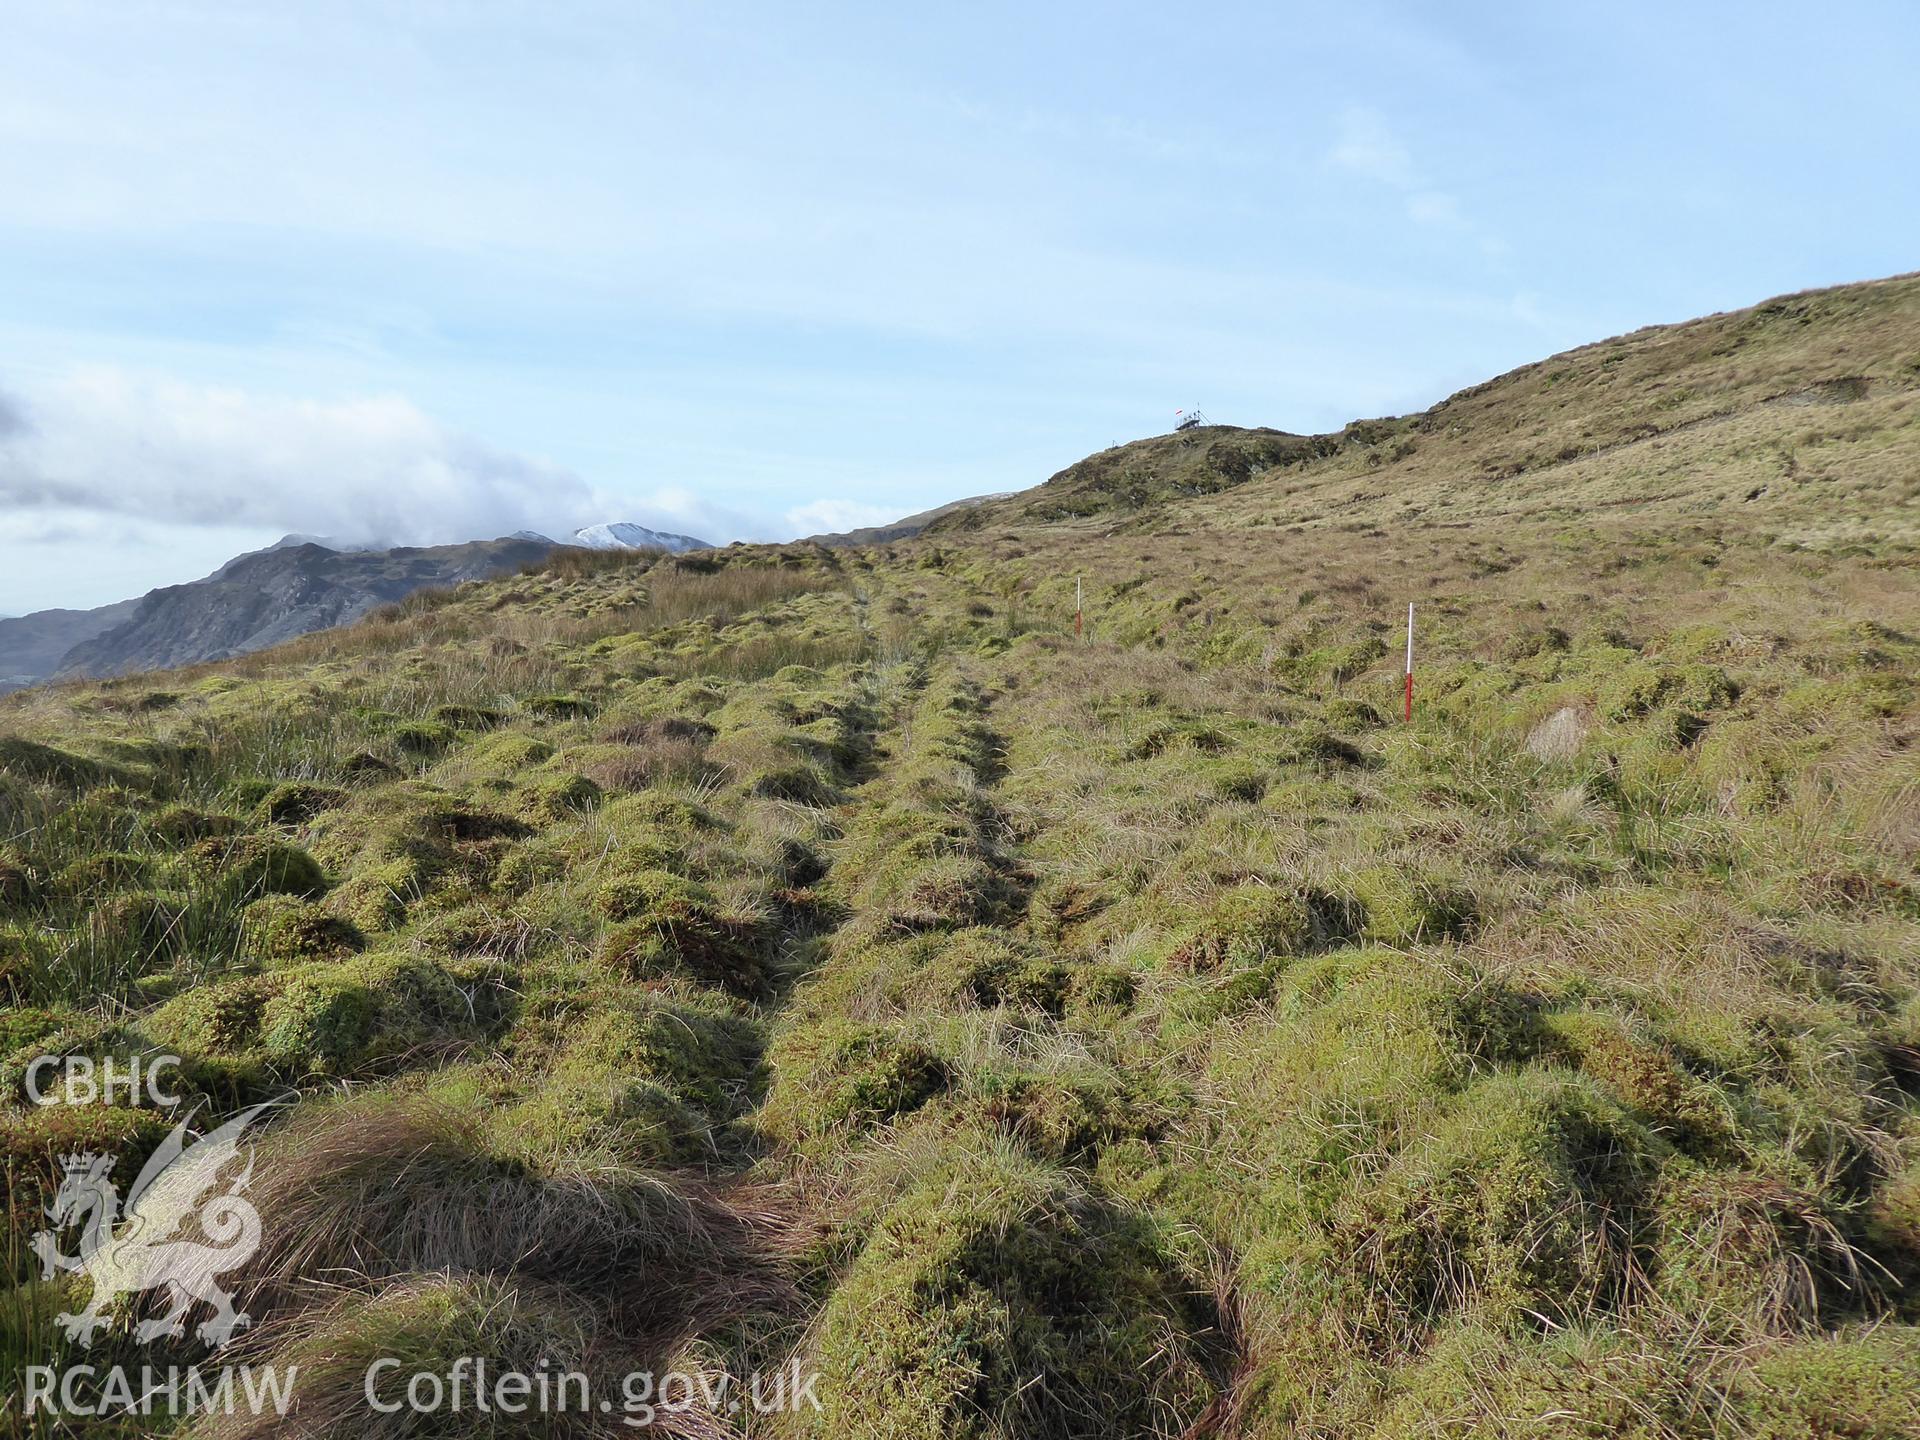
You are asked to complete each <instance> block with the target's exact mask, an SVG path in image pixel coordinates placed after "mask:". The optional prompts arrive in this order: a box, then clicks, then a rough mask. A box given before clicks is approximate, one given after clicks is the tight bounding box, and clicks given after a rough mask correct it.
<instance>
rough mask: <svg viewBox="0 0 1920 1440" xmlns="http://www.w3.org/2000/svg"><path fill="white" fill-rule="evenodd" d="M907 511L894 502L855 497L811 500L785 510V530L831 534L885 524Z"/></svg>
mask: <svg viewBox="0 0 1920 1440" xmlns="http://www.w3.org/2000/svg"><path fill="white" fill-rule="evenodd" d="M906 513H907V511H906V510H903V509H901V508H900V507H899V506H897V505H864V504H862V503H861V502H859V501H857V500H813V501H809V502H808V503H807V504H805V505H796V506H794V507H793V508H792V509H791V510H789V511H787V513H786V515H785V516H784V517H783V519H784V520H785V521H786V532H787V534H789V535H792V536H801V535H833V534H838V533H839V532H840V531H842V530H859V529H862V528H863V527H865V526H868V525H887V524H891V523H892V522H893V521H895V520H898V519H899V518H900V517H901V516H902V515H905V514H906Z"/></svg>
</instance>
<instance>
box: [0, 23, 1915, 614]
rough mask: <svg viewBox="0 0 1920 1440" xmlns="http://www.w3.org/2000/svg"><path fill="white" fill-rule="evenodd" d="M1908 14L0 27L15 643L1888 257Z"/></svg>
mask: <svg viewBox="0 0 1920 1440" xmlns="http://www.w3.org/2000/svg"><path fill="white" fill-rule="evenodd" d="M1916 42H1920V11H1915V10H1914V9H1912V8H1911V7H1910V6H1906V5H1901V4H1893V3H1888V4H1847V3H1841V4H1832V5H1826V6H1816V7H1809V6H1805V5H1791V6H1789V5H1768V4H1754V3H1745V4H1739V5H1732V4H1729V5H1696V6H1673V5H1670V4H1663V5H1639V4H1610V5H1606V6H1538V5H1532V4H1518V3H1516V4H1503V5H1494V4H1481V5H1473V4H1453V5H1447V6H1433V5H1425V4H1366V3H1361V4H1347V5H1343V6H1340V7H1331V6H1328V7H1306V6H1298V7H1284V6H1274V5H1246V6H1201V7H1173V6H1152V7H1149V6H1128V5H1055V6H1049V7H1044V8H1036V7H1032V6H1018V5H992V4H970V5H966V6H941V7H934V6H900V5H884V6H883V5H871V6H855V5H845V6H836V5H808V6H794V5H772V4H768V5H744V4H741V5H694V4H647V3H637V0H636V3H620V4H608V5H598V4H569V3H562V0H556V3H547V4H513V3H474V4H455V3H446V0H433V3H427V0H421V3H414V4H399V5H395V4H380V5H375V4H358V3H353V0H334V3H327V4H318V3H315V4H309V5H300V4H285V5H272V6H267V5H258V4H234V5H215V4H201V3H192V0H172V3H166V4H151V5H147V4H141V3H137V0H114V3H107V4H91V3H80V0H64V3H61V0H56V3H50V4H46V5H35V6H29V5H24V4H21V5H13V6H10V7H8V11H7V15H6V23H5V43H4V45H0V560H3V563H0V613H18V612H19V611H22V610H26V609H33V608H38V607H41V606H46V605H55V604H61V605H80V604H97V603H100V602H103V601H106V600H111V599H117V598H120V597H121V596H123V595H127V594H134V593H138V592H139V591H142V590H144V589H146V588H148V587H149V586H151V585H156V584H163V583H171V582H174V581H178V580H183V579H188V578H192V577H193V576H196V575H198V574H202V573H205V572H206V571H207V570H209V569H211V568H213V566H215V565H216V564H218V563H219V562H220V561H221V560H223V559H225V558H226V557H227V556H229V555H231V554H233V553H234V552H236V551H238V550H240V549H244V548H248V547H249V546H251V545H254V544H258V543H262V542H264V541H268V540H271V539H272V538H274V537H275V536H277V535H279V534H280V533H282V532H285V531H288V530H303V531H312V532H320V533H327V534H336V535H342V536H344V537H347V538H353V537H355V536H356V535H359V536H372V535H380V536H387V537H391V538H396V539H402V540H412V541H435V540H448V539H458V538H469V537H471V536H474V535H479V534H494V533H501V532H503V531H506V530H512V529H515V528H518V527H520V526H523V525H527V526H533V527H535V528H543V529H548V530H553V529H559V528H563V527H566V526H569V525H576V524H581V523H586V522H588V521H592V520H597V519H632V520H639V521H642V522H643V523H648V524H652V525H655V526H656V527H661V528H669V529H680V530H687V531H691V532H692V533H696V534H700V535H703V536H706V537H708V538H711V539H714V540H720V541H724V540H728V539H732V538H736V537H747V538H760V537H765V538H776V537H784V536H788V535H792V534H796V533H804V532H806V531H808V530H814V529H821V528H837V527H839V526H844V525H847V524H854V523H863V522H867V521H871V520H874V519H879V518H890V517H892V516H895V515H898V514H902V513H905V512H908V511H911V510H915V509H919V508H923V507H924V506H927V505H930V504H935V503H938V502H940V501H943V500H947V499H951V498H954V497H957V496H960V495H966V494H973V493H979V492H982V491H989V490H1005V489H1013V488H1019V487H1023V486H1026V485H1030V484H1034V483H1037V482H1038V481H1040V480H1042V479H1044V478H1045V477H1046V476H1047V475H1048V474H1050V473H1052V472H1053V471H1054V470H1056V469H1058V468H1059V467H1060V466H1062V465H1065V464H1067V463H1069V462H1071V461H1073V460H1075V459H1077V458H1079V457H1080V456H1081V455H1083V454H1086V453H1088V452H1089V451H1092V450H1095V449H1098V448H1100V447H1102V446H1105V445H1108V444H1111V443H1114V442H1116V441H1120V440H1126V439H1131V438H1134V437H1137V436H1140V435H1143V434H1149V433H1153V432H1155V431H1158V430H1163V429H1166V428H1168V427H1169V425H1170V424H1171V422H1172V418H1173V412H1174V411H1175V409H1176V408H1179V407H1182V406H1189V405H1199V406H1202V407H1204V408H1205V410H1206V411H1207V413H1208V414H1209V415H1210V416H1212V417H1213V418H1214V419H1216V420H1221V421H1228V422H1232V423H1238V424H1249V425H1254V424H1266V425H1276V426H1280V427H1283V428H1287V429H1295V430H1315V429H1325V428H1332V427H1336V426H1338V425H1340V424H1341V423H1343V422H1344V421H1346V420H1347V419H1350V418H1353V417H1355V416H1360V415H1370V414H1380V413H1388V412H1395V411H1403V410H1408V409H1414V408H1418V407H1421V406H1425V405H1427V404H1430V403H1432V402H1433V401H1434V400H1437V399H1439V398H1440V397H1441V396H1443V395H1445V394H1447V393H1448V392H1450V391H1451V390H1454V389H1457V388H1459V387H1460V386H1462V385H1466V384H1470V383H1473V382H1475V381H1477V380H1481V379H1484V378H1486V377H1488V376H1490V375H1493V374H1495V373H1497V372H1499V371H1501V370H1504V369H1507V368H1510V367H1512V366H1514V365H1517V364H1521V363H1524V362H1526V361H1528V360H1532V359H1537V358H1539V357H1541V356H1543V355H1546V354H1549V353H1551V352H1553V351H1555V350H1559V349H1564V348H1566V347H1568V346H1570V345H1574V344H1579V343H1583V342H1585V341H1588V340H1593V339H1598V338H1601V337H1604V336H1607V335H1611V334H1616V333H1619V332H1621V331H1623V330H1628V329H1632V328H1635V327H1637V326H1639V325H1643V324H1648V323H1654V322H1658V321H1667V320H1680V319H1685V318H1688V317H1690V316H1693V315H1696V314H1700V313H1704V312H1707V311H1712V310H1716V309H1725V308H1729V307H1733V306H1737V305H1742V304H1747V303H1750V302H1752V301H1755V300H1758V299H1761V298H1764V297H1766V296H1768V295H1771V294H1776V293H1779V292H1782V291H1787V290H1794V289H1801V288H1805V287H1808V286H1814V285H1821V284H1830V283H1836V282H1841V281H1846V280H1854V279H1863V278H1867V277H1870V276H1876V275H1882V274H1888V273H1893V272H1896V271H1901V270H1907V269H1912V268H1915V266H1916V264H1920V260H1917V259H1916V247H1915V240H1914V237H1915V236H1916V235H1920V187H1916V186H1915V185H1914V184H1913V183H1912V179H1911V176H1912V170H1913V155H1914V154H1915V153H1916V149H1917V148H1920V147H1917V146H1916V141H1920V135H1917V134H1916V130H1920V123H1917V122H1920V102H1916V101H1915V100H1914V99H1913V87H1912V78H1911V65H1912V57H1913V56H1914V54H1915V53H1916Z"/></svg>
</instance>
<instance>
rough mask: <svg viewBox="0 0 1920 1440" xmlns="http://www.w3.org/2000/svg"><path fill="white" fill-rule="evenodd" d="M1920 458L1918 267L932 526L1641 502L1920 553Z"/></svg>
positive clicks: (1169, 440) (1131, 524) (1355, 520)
mask: <svg viewBox="0 0 1920 1440" xmlns="http://www.w3.org/2000/svg"><path fill="white" fill-rule="evenodd" d="M1917 458H1920V278H1916V277H1915V276H1911V275H1906V276H1896V277H1893V278H1891V279H1887V280H1879V281H1873V282H1869V283H1867V284H1862V285H1848V286H1841V287H1837V288H1835V289H1831V290H1823V291H1810V292H1807V293H1804V294H1799V295H1788V296H1781V297H1778V298H1776V299H1774V300H1770V301H1767V302H1765V303H1763V304H1760V305H1756V306H1753V307H1750V308H1748V309H1745V310H1738V311H1733V312H1730V313H1728V314H1724V315H1715V316H1709V317H1707V318H1705V319H1701V320H1693V321H1688V322H1686V323H1684V324H1680V325H1669V326H1657V327H1652V328H1649V329H1646V330H1641V331H1637V332H1635V333H1633V334H1631V335H1625V336H1620V337H1616V338H1614V339H1611V340H1605V341H1600V342H1598V343H1596V344H1591V345H1586V346H1582V347H1580V348H1578V349H1575V350H1571V351H1568V352H1566V353H1564V354H1560V355H1555V356H1552V357H1550V358H1548V359H1546V360H1542V361H1538V362H1535V363H1533V364H1530V365H1525V366H1522V367H1520V368H1519V369H1517V370H1514V371H1512V372H1510V373H1508V374H1506V375H1502V376H1499V377H1497V378H1495V379H1493V380H1489V381H1486V382H1484V383H1482V384H1479V385H1475V386H1472V387H1470V388H1469V389H1467V390H1463V391H1461V392H1459V393H1458V394H1456V395H1453V396H1451V397H1449V398H1448V399H1446V400H1444V401H1442V402H1440V403H1439V404H1438V405H1435V406H1433V407H1432V408H1431V409H1429V410H1425V411H1421V412H1418V413H1415V414H1410V415H1400V416H1389V417H1383V418H1379V419H1368V420H1356V421H1354V422H1352V423H1351V424H1349V425H1347V426H1346V427H1345V428H1344V429H1342V430H1341V431H1339V432H1337V433H1335V434H1330V435H1314V436H1301V435H1287V434H1283V433H1282V432H1279V431H1273V430H1242V429H1239V428H1237V427H1233V426H1209V427H1206V428H1204V429H1200V430H1195V431H1189V432H1181V433H1175V434H1170V435H1163V436H1155V437H1153V438H1150V439H1147V440H1141V441H1136V442H1134V443H1132V444H1128V445H1121V446H1117V447H1114V448H1113V449H1110V450H1106V451H1102V452H1101V453H1099V454H1098V455H1094V456H1090V457H1088V458H1087V459H1085V460H1083V461H1080V462H1078V463H1077V464H1075V465H1072V466H1069V467H1068V468H1067V469H1065V470H1063V471H1061V472H1060V473H1059V474H1057V475H1055V476H1054V477H1053V478H1052V479H1050V480H1049V481H1047V482H1046V483H1045V484H1044V485H1041V486H1038V487H1036V488H1035V489H1032V490H1028V491H1023V492H1020V493H1018V494H1015V495H1012V496H1008V497H1006V498H1003V499H998V500H993V501H988V502H986V503H984V504H982V505H979V506H977V507H974V508H971V509H968V510H966V511H964V512H960V513H957V514H954V515H951V516H948V517H945V518H943V519H941V520H940V521H938V522H936V523H935V525H934V526H933V527H932V530H933V531H934V532H935V533H940V534H948V535H958V534H964V533H974V534H978V533H982V532H985V533H997V532H1004V531H1011V530H1018V531H1021V532H1028V533H1030V532H1032V531H1033V530H1034V529H1035V527H1037V526H1042V525H1064V526H1066V527H1067V528H1069V529H1072V528H1086V527H1097V528H1099V529H1102V530H1111V529H1112V528H1114V527H1115V526H1120V527H1122V528H1125V529H1134V530H1149V531H1159V530H1165V529H1168V528H1176V529H1177V528H1182V527H1196V528H1207V529H1214V528H1221V527H1239V526H1246V527H1259V528H1267V529H1272V528H1280V529H1289V530H1291V529H1294V528H1307V529H1313V528H1320V527H1329V526H1331V527H1340V526H1351V527H1353V528H1354V529H1356V530H1364V529H1367V528H1370V527H1376V526H1395V527H1407V526H1418V525H1423V524H1431V525H1460V524H1463V523H1468V522H1475V523H1485V522H1488V521H1491V520H1495V519H1499V518H1502V517H1507V518H1511V517H1527V518H1530V519H1554V520H1559V521H1562V522H1570V523H1586V522H1589V521H1591V520H1593V519H1594V518H1595V517H1600V516H1605V515H1606V514H1608V513H1609V512H1610V511H1617V510H1622V509H1626V510H1631V511H1633V512H1635V513H1637V514H1638V515H1641V516H1648V515H1654V514H1659V515H1664V516H1666V517H1669V518H1670V519H1673V520H1685V519H1692V518H1695V517H1702V516H1720V517H1724V518H1735V517H1737V523H1738V524H1740V525H1742V526H1743V527H1747V528H1753V529H1763V530H1767V531H1770V532H1772V533H1773V534H1775V535H1777V536H1780V537H1782V538H1784V539H1787V540H1791V541H1792V542H1794V543H1799V544H1805V545H1811V546H1817V547H1820V548H1829V549H1830V548H1835V547H1841V546H1847V545H1855V544H1861V543H1868V544H1871V543H1873V542H1874V541H1875V540H1876V539H1891V540H1895V541H1898V542H1900V543H1902V544H1904V545H1906V546H1907V547H1909V548H1911V547H1913V546H1915V545H1916V544H1920V529H1916V520H1915V516H1916V515H1917V514H1920V503H1916V502H1917V501H1920V494H1917V492H1916V488H1915V486H1916V481H1915V478H1914V477H1915V475H1916V473H1920V472H1917V468H1916V459H1917Z"/></svg>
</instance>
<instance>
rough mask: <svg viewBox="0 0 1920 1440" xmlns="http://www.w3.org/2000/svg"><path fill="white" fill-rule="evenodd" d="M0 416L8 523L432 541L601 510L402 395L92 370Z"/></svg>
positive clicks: (576, 488) (542, 468)
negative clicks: (339, 395)
mask: <svg viewBox="0 0 1920 1440" xmlns="http://www.w3.org/2000/svg"><path fill="white" fill-rule="evenodd" d="M0 408H3V409H5V410H6V411H8V412H9V413H12V414H14V415H15V416H17V417H18V419H17V423H15V424H14V425H13V426H11V427H9V428H8V429H6V430H5V431H0V505H4V506H6V507H7V508H9V509H10V510H13V511H16V512H34V511H57V512H60V513H62V514H65V515H69V516H71V515H74V514H76V513H77V514H88V513H91V514H95V515H102V514H104V515H116V516H123V517H134V518H140V519H145V520H151V521H160V522H164V523H166V524H169V525H176V526H178V525H185V526H192V527H228V528H230V527H256V528H260V529H267V530H274V531H281V530H298V531H306V532H310V533H314V534H323V535H332V536H337V537H339V538H341V539H345V540H367V539H392V540H396V541H401V542H407V543H415V544H431V543H439V542H447V541H455V540H471V539H476V538H483V537H490V536H494V535H501V534H506V533H508V532H510V531H513V530H519V529H536V530H558V531H559V532H560V533H565V532H566V531H567V530H570V529H572V528H573V527H574V526H577V525H584V524H589V523H591V522H593V521H595V520H599V519H604V518H606V512H607V506H608V504H609V503H610V502H609V501H607V499H606V498H605V497H604V496H602V495H601V494H599V493H598V492H597V491H596V490H595V489H594V487H593V486H591V485H589V484H588V483H587V482H586V481H584V480H583V479H581V478H580V477H579V476H578V475H575V474H573V473H572V472H570V471H568V470H565V469H563V468H561V467H559V466H556V465H552V464H548V463H546V462H544V461H541V460H539V459H535V458H532V457H529V456H525V455H519V454H515V453H512V452H510V451H506V450H502V449H499V448H497V447H494V446H491V445H488V444H487V443H486V442H484V441H481V440H478V439H476V438H475V437H473V436H471V435H465V434H461V433H459V432H457V431H455V430H452V429H449V428H448V427H446V426H444V425H442V424H440V423H439V422H438V421H436V420H434V419H433V418H432V417H431V416H429V415H427V414H426V413H425V412H423V411H422V410H421V409H420V408H419V407H418V406H416V405H414V404H413V403H412V402H411V401H410V400H408V399H406V398H405V397H404V396H400V395H373V396H364V397H356V398H350V399H344V400H311V399H291V398H285V397H280V396H269V395H261V394H256V393H251V392H248V391H243V390H236V389H230V388H211V387H204V386H196V385H188V384H183V383H181V382H179V381H175V380H170V379H165V378H159V377H153V376H146V375H139V374H135V373H132V372H129V371H126V370H122V369H117V368H107V367H89V368H84V369H76V370H72V371H69V372H67V373H66V374H64V375H62V376H60V377H58V378H56V379H54V380H52V381H51V382H48V383H46V384H44V385H42V386H40V387H38V388H36V389H35V390H34V391H32V392H31V393H29V394H28V395H26V396H24V397H22V398H20V399H18V400H12V401H0ZM623 518H629V517H623ZM630 518H635V519H644V518H646V517H644V516H642V515H635V516H632V517H630Z"/></svg>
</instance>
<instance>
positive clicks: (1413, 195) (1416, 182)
mask: <svg viewBox="0 0 1920 1440" xmlns="http://www.w3.org/2000/svg"><path fill="white" fill-rule="evenodd" d="M1327 163H1328V164H1330V165H1332V166H1334V167H1335V168H1336V169H1340V170H1345V171H1348V172H1349V173H1351V174H1354V175H1358V176H1360V177H1361V178H1363V179H1366V180H1372V181H1374V182H1376V183H1377V184H1381V185H1385V186H1387V187H1389V188H1390V189H1393V190H1397V191H1399V192H1400V193H1401V195H1403V196H1404V197H1405V203H1406V211H1407V218H1408V219H1409V220H1411V221H1413V223H1414V224H1416V225H1420V226H1424V227H1425V228H1427V229H1430V230H1447V231H1452V232H1453V233H1455V234H1458V235H1478V236H1479V239H1480V248H1481V249H1482V250H1483V251H1484V252H1485V253H1487V254H1489V255H1501V254H1505V253H1506V249H1507V247H1506V245H1505V244H1504V242H1502V241H1501V240H1500V239H1499V238H1498V237H1496V236H1492V235H1487V234H1483V233H1481V231H1480V227H1479V226H1477V225H1475V224H1474V222H1473V221H1472V220H1471V219H1469V218H1468V216H1467V213H1466V210H1465V209H1464V208H1463V207H1462V205H1461V204H1460V200H1459V197H1458V196H1455V195H1449V194H1448V193H1447V192H1445V191H1444V190H1437V189H1434V188H1433V187H1432V186H1430V185H1429V184H1428V183H1427V181H1426V179H1425V177H1424V176H1422V174H1421V173H1420V170H1419V169H1418V167H1417V166H1415V164H1414V162H1413V155H1412V152H1411V151H1409V150H1408V148H1407V147H1406V145H1405V144H1404V143H1402V141H1401V140H1400V137H1399V136H1398V135H1397V134H1396V133H1395V132H1394V129H1393V127H1392V126H1391V125H1390V124H1388V123H1387V119H1386V117H1385V116H1384V115H1382V114H1380V112H1379V111H1377V110H1369V109H1366V108H1364V107H1358V106H1356V107H1353V108H1350V109H1348V110H1347V111H1346V112H1345V113H1344V114H1343V115H1342V116H1341V117H1340V134H1339V138H1338V139H1337V140H1336V141H1335V142H1334V146H1333V148H1332V149H1331V150H1329V151H1328V152H1327Z"/></svg>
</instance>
